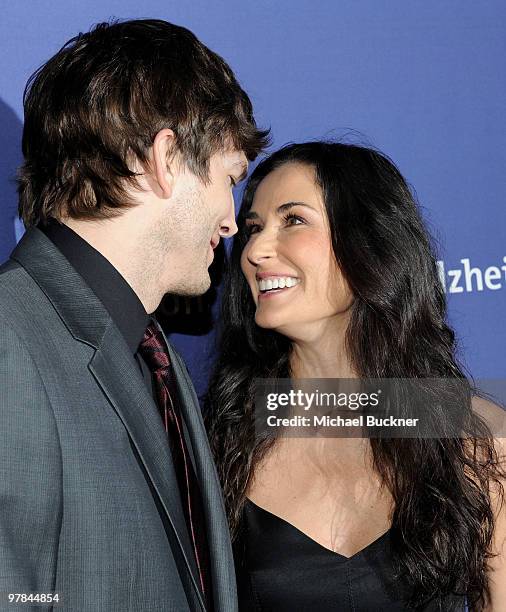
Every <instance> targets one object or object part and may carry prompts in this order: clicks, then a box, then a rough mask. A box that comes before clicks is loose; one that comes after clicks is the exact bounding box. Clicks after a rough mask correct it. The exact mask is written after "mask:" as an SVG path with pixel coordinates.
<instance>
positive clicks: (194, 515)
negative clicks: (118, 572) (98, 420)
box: [139, 322, 212, 610]
mask: <svg viewBox="0 0 506 612" xmlns="http://www.w3.org/2000/svg"><path fill="white" fill-rule="evenodd" d="M139 351H140V353H141V355H142V357H143V359H144V361H145V362H146V364H147V365H148V367H149V369H150V370H151V372H152V373H153V376H154V383H155V391H156V397H157V400H158V408H159V410H160V412H161V416H162V420H163V424H164V427H165V431H166V432H167V436H168V438H169V443H170V447H171V452H172V459H173V461H174V469H175V472H176V477H177V480H178V484H179V489H180V491H181V498H182V501H183V511H184V515H185V519H186V524H187V526H188V532H189V534H190V538H191V541H192V544H193V550H194V552H195V559H196V561H197V568H198V571H199V576H200V584H201V587H202V591H203V592H204V597H205V599H206V603H207V608H208V609H209V610H210V609H211V607H212V606H211V602H212V596H211V584H210V582H211V576H210V572H209V550H208V546H207V540H206V534H205V523H204V514H203V508H202V499H201V496H200V489H199V485H198V482H197V477H196V475H195V472H194V470H193V465H192V462H191V459H190V456H189V454H188V449H187V447H186V442H185V438H184V434H183V424H182V419H181V414H180V410H179V401H178V400H179V395H178V392H177V383H176V380H175V377H174V371H173V369H172V366H171V363H170V359H169V353H168V350H167V344H166V342H165V339H164V337H163V335H162V333H161V332H160V330H159V329H158V327H157V326H156V325H155V323H153V322H151V323H150V324H149V325H148V327H147V328H146V332H145V333H144V338H143V339H142V342H141V344H140V346H139Z"/></svg>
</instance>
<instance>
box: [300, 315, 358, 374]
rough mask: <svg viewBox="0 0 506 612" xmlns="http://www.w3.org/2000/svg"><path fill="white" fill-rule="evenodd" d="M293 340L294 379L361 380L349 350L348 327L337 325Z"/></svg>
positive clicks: (316, 330)
mask: <svg viewBox="0 0 506 612" xmlns="http://www.w3.org/2000/svg"><path fill="white" fill-rule="evenodd" d="M331 327H332V328H331V329H329V326H328V325H327V326H325V327H321V328H320V329H315V330H312V333H310V334H309V333H307V334H306V335H305V337H304V338H301V337H299V338H293V341H292V351H291V354H290V369H291V372H292V378H357V374H356V372H355V371H354V369H353V367H352V364H351V361H350V359H349V356H348V352H347V350H346V326H344V325H339V324H334V325H332V326H331Z"/></svg>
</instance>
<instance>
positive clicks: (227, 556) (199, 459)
mask: <svg viewBox="0 0 506 612" xmlns="http://www.w3.org/2000/svg"><path fill="white" fill-rule="evenodd" d="M167 346H168V349H169V356H170V359H171V363H172V365H173V368H174V374H175V376H176V380H177V383H178V389H179V394H180V398H181V402H180V406H181V412H182V417H183V419H184V421H185V423H186V426H187V429H188V436H189V438H190V443H191V447H192V448H193V453H194V459H195V467H196V474H197V478H198V480H199V483H200V486H201V493H202V502H203V504H204V507H205V509H206V513H205V516H206V531H207V539H208V544H209V549H210V551H212V553H213V554H211V555H210V563H211V572H212V579H213V594H214V603H215V607H216V609H217V610H227V612H228V611H230V612H234V611H235V610H236V609H237V596H236V578H235V573H234V563H233V556H232V546H231V543H230V536H229V528H228V523H227V520H226V515H225V507H224V503H223V497H222V493H221V485H220V482H219V479H218V474H217V472H216V467H215V465H214V461H213V458H212V455H211V450H210V448H209V443H208V439H207V435H206V431H205V428H204V423H203V419H202V414H201V411H200V406H199V402H198V399H197V396H196V393H195V390H194V388H193V384H192V382H191V380H190V377H189V374H188V371H187V369H186V366H185V365H184V363H183V361H182V359H181V358H180V357H179V355H178V354H177V352H176V351H175V350H174V349H173V347H172V346H171V345H170V343H169V342H168V341H167Z"/></svg>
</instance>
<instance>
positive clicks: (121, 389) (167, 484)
mask: <svg viewBox="0 0 506 612" xmlns="http://www.w3.org/2000/svg"><path fill="white" fill-rule="evenodd" d="M89 369H90V371H91V372H92V374H93V376H94V377H95V379H96V380H97V383H98V384H99V385H100V387H101V389H102V391H103V393H104V394H105V395H106V397H107V398H108V400H109V401H110V403H111V405H112V406H113V408H114V410H115V412H116V413H117V415H118V416H119V418H120V419H121V421H122V422H123V425H124V426H125V429H126V430H127V431H128V434H129V436H130V438H131V440H132V442H133V444H134V445H135V448H136V450H137V452H138V454H139V457H140V458H141V460H142V463H143V465H144V468H145V470H146V472H147V474H148V476H149V477H150V479H151V482H152V484H153V486H154V488H155V490H156V492H157V493H158V496H159V498H160V501H161V503H162V505H163V508H164V510H165V512H166V514H167V518H168V520H169V524H170V526H171V528H172V530H173V532H174V536H175V539H176V541H177V543H178V544H179V546H180V547H181V550H182V552H183V558H184V560H185V563H186V567H187V570H188V571H189V572H190V574H191V578H192V583H193V586H194V588H195V590H196V591H197V593H198V598H199V601H200V603H201V605H202V607H204V602H203V600H202V595H201V592H200V587H199V586H198V582H197V580H198V578H197V577H198V573H197V571H198V570H197V567H196V563H195V557H194V554H193V549H192V546H191V542H190V539H189V534H188V529H187V527H186V521H185V518H184V514H183V509H182V506H181V500H180V495H179V489H178V484H177V479H176V474H175V471H174V465H173V463H172V457H171V454H170V449H169V445H168V443H167V434H166V433H165V431H164V429H163V426H162V422H161V419H160V416H159V414H158V410H157V407H156V405H155V402H154V400H153V398H152V397H151V395H150V394H149V391H148V389H147V387H146V385H145V383H144V380H143V379H142V376H141V373H140V371H139V369H138V367H137V364H136V363H135V360H134V358H133V356H131V355H130V354H129V352H128V349H127V348H126V344H125V343H124V341H123V338H122V336H121V335H120V334H119V332H118V331H117V329H116V327H115V326H114V324H113V323H112V321H111V327H110V329H108V330H107V331H106V333H105V335H104V338H103V341H102V347H101V348H99V349H98V350H97V351H96V353H95V355H94V357H93V359H92V360H91V362H90V364H89Z"/></svg>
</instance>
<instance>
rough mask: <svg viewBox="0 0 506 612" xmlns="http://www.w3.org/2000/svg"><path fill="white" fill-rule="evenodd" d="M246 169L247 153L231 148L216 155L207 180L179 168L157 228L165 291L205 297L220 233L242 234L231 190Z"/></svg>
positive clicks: (156, 238)
mask: <svg viewBox="0 0 506 612" xmlns="http://www.w3.org/2000/svg"><path fill="white" fill-rule="evenodd" d="M247 169H248V161H247V158H246V156H245V155H244V153H243V152H242V151H236V150H228V151H221V152H219V153H215V154H214V155H213V156H212V157H211V159H210V162H209V180H208V181H207V182H206V183H203V182H202V181H201V180H200V178H198V177H197V176H196V175H195V174H193V173H192V172H191V171H190V170H188V169H187V168H186V167H184V168H182V169H181V170H180V171H179V172H178V175H177V178H176V180H175V183H174V191H173V193H172V195H171V197H170V199H168V200H167V207H166V209H165V211H164V213H163V216H162V217H161V218H160V219H159V223H158V224H157V227H156V228H154V231H153V238H154V239H155V240H156V242H157V243H158V244H157V248H158V249H159V251H161V252H162V254H163V260H162V261H161V262H160V263H161V265H160V270H159V282H160V283H161V284H162V285H163V286H161V287H160V288H161V289H162V291H163V292H166V293H174V294H178V295H201V294H203V293H205V292H206V291H207V290H208V289H209V286H210V284H211V280H210V277H209V273H208V268H209V266H210V265H211V263H212V261H213V259H214V249H215V248H216V246H217V245H218V243H219V241H220V238H221V237H230V236H233V235H234V234H235V233H236V232H237V226H236V223H235V209H234V198H233V194H232V188H233V186H234V185H235V184H237V183H238V182H239V181H240V180H242V179H243V178H244V177H245V175H246V173H247ZM153 246H155V245H153Z"/></svg>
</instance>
